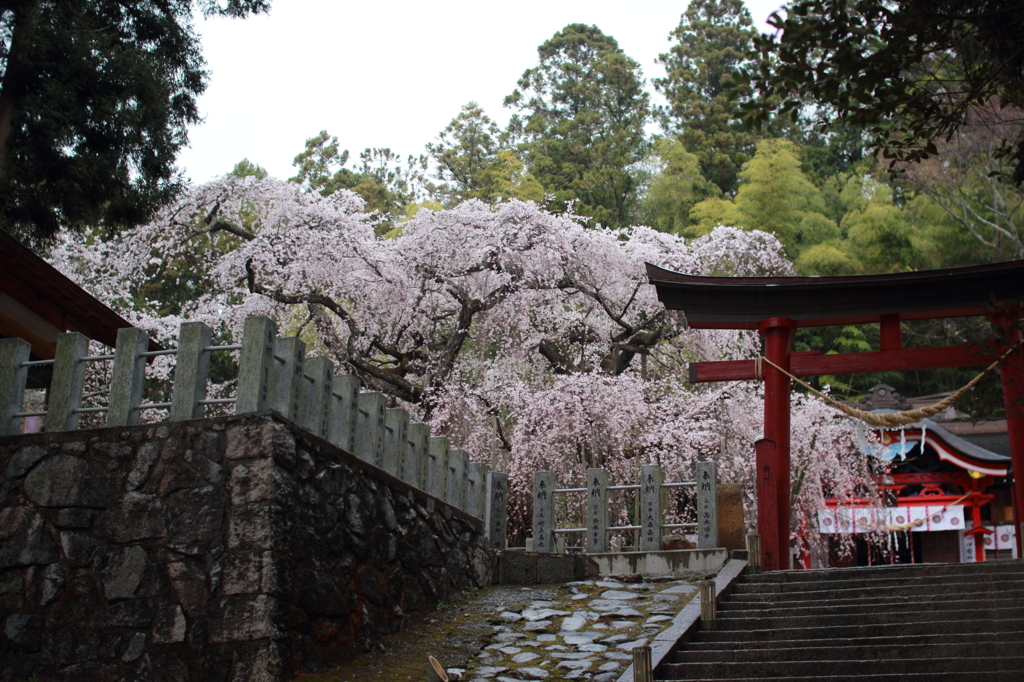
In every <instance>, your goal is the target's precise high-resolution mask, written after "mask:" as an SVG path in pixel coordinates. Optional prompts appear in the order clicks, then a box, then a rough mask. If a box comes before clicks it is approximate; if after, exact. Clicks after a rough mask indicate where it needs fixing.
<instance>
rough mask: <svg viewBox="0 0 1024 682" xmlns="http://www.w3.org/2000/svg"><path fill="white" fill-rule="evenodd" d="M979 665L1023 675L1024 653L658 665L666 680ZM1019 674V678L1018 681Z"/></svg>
mask: <svg viewBox="0 0 1024 682" xmlns="http://www.w3.org/2000/svg"><path fill="white" fill-rule="evenodd" d="M979 668H985V669H988V670H992V671H999V672H1017V674H1020V675H1024V656H1021V655H1017V656H1004V657H1001V658H998V659H983V658H973V657H972V658H957V657H941V658H939V657H932V658H929V659H912V658H902V659H896V660H887V661H885V662H884V663H882V664H881V665H880V664H879V662H878V661H875V660H871V659H865V660H859V661H857V660H821V661H762V662H754V663H732V662H716V663H667V664H665V665H663V666H662V667H661V669H662V670H663V673H662V674H663V675H664V677H665V678H666V679H669V680H695V679H718V680H722V679H732V678H744V677H747V678H761V679H765V678H780V677H782V678H790V679H791V678H792V677H794V676H804V677H810V676H815V675H820V674H821V673H822V672H837V673H838V672H841V673H842V676H843V677H847V678H850V677H856V676H860V675H871V674H876V673H878V672H879V671H880V669H882V670H884V671H885V673H886V674H890V675H891V674H906V673H932V674H939V675H941V674H946V673H971V674H974V675H975V678H974V679H976V680H981V679H983V678H981V677H978V676H977V671H978V670H979ZM1019 679H1021V678H1018V682H1019Z"/></svg>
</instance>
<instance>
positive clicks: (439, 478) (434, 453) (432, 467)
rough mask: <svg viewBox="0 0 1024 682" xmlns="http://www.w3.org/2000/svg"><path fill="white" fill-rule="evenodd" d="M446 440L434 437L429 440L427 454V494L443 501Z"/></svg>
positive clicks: (446, 481) (446, 461)
mask: <svg viewBox="0 0 1024 682" xmlns="http://www.w3.org/2000/svg"><path fill="white" fill-rule="evenodd" d="M448 450H449V445H448V439H447V438H444V437H439V436H434V437H432V438H431V439H430V441H429V445H428V450H427V452H428V453H429V454H430V458H429V460H428V465H427V492H428V493H430V494H431V495H433V496H434V497H436V498H438V499H439V500H443V499H444V496H445V493H447V492H448Z"/></svg>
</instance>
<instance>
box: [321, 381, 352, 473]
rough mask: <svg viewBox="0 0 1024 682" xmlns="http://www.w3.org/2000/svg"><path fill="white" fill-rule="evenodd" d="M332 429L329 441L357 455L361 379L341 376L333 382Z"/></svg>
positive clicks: (328, 435) (329, 433)
mask: <svg viewBox="0 0 1024 682" xmlns="http://www.w3.org/2000/svg"><path fill="white" fill-rule="evenodd" d="M331 401H332V402H333V403H334V405H333V407H332V408H331V427H330V430H329V431H328V434H327V440H329V441H331V442H332V443H334V444H335V445H337V446H338V447H339V448H341V449H342V450H344V451H345V452H350V453H352V454H355V449H356V443H355V435H356V416H357V415H358V414H359V377H357V376H356V375H354V374H339V375H338V376H336V377H334V378H333V379H332V380H331Z"/></svg>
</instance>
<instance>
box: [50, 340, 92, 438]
mask: <svg viewBox="0 0 1024 682" xmlns="http://www.w3.org/2000/svg"><path fill="white" fill-rule="evenodd" d="M88 348H89V339H88V338H86V337H85V336H83V335H82V334H79V333H78V332H70V333H68V334H58V335H57V354H56V355H57V357H55V358H54V361H53V380H52V381H51V383H50V400H49V404H48V405H47V410H46V430H47V431H48V432H50V433H53V432H56V431H74V430H75V428H76V427H77V426H78V412H76V410H77V409H78V407H79V405H81V403H82V382H83V381H84V380H85V363H84V362H82V358H84V357H85V354H86V352H87V350H88Z"/></svg>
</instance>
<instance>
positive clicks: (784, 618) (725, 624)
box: [718, 607, 1024, 631]
mask: <svg viewBox="0 0 1024 682" xmlns="http://www.w3.org/2000/svg"><path fill="white" fill-rule="evenodd" d="M782 613H784V614H786V615H764V616H762V615H754V616H751V617H745V616H744V615H743V612H738V614H734V613H730V612H725V613H721V614H719V618H718V629H719V630H752V631H754V630H769V629H777V628H797V627H803V628H809V627H842V626H849V625H874V626H877V627H886V628H889V629H893V628H898V627H899V626H900V625H902V624H904V623H913V622H919V621H922V620H925V619H928V620H932V621H933V622H935V623H936V624H937V625H938V624H947V625H952V624H955V623H959V622H962V621H986V620H987V621H999V622H1003V621H1005V622H1011V621H1012V622H1017V623H1021V624H1024V608H1021V607H1009V608H999V607H996V608H989V609H985V608H977V609H975V608H972V609H963V610H957V611H946V612H944V613H942V618H941V620H939V619H932V618H929V616H931V615H932V614H929V613H914V612H901V611H891V612H885V613H879V612H877V611H868V612H864V613H825V614H820V615H816V616H813V617H810V616H793V615H789V612H788V611H783V612H782Z"/></svg>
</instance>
